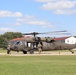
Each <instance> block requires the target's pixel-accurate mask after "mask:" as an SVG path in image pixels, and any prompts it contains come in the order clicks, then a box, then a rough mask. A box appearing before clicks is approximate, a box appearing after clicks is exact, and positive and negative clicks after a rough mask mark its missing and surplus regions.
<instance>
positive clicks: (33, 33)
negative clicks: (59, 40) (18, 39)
mask: <svg viewBox="0 0 76 75" xmlns="http://www.w3.org/2000/svg"><path fill="white" fill-rule="evenodd" d="M62 32H67V31H66V30H63V31H52V32H43V33H38V32H32V33H24V34H23V35H34V37H35V36H36V35H38V34H53V33H62Z"/></svg>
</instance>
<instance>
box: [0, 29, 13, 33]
mask: <svg viewBox="0 0 76 75" xmlns="http://www.w3.org/2000/svg"><path fill="white" fill-rule="evenodd" d="M12 31H14V30H13V29H11V28H0V32H12Z"/></svg>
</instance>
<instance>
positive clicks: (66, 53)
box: [0, 51, 76, 56]
mask: <svg viewBox="0 0 76 75" xmlns="http://www.w3.org/2000/svg"><path fill="white" fill-rule="evenodd" d="M0 55H3V56H41V55H76V52H75V53H74V54H72V53H71V52H52V51H51V52H48V51H46V52H41V54H39V53H38V52H35V53H34V54H29V53H27V54H23V53H22V52H19V53H17V52H12V53H11V54H7V53H0Z"/></svg>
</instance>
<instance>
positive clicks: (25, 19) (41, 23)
mask: <svg viewBox="0 0 76 75" xmlns="http://www.w3.org/2000/svg"><path fill="white" fill-rule="evenodd" d="M22 24H25V25H26V24H27V25H39V26H42V27H53V25H52V24H51V23H50V22H48V21H45V20H38V19H36V18H35V17H33V16H29V15H26V16H25V17H22V18H17V19H16V25H22Z"/></svg>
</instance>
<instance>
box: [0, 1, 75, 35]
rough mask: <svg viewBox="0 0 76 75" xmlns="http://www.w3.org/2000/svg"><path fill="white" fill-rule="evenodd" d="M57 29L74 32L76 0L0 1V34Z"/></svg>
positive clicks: (73, 33)
mask: <svg viewBox="0 0 76 75" xmlns="http://www.w3.org/2000/svg"><path fill="white" fill-rule="evenodd" d="M57 30H67V31H68V32H71V33H72V34H71V35H75V34H76V0H1V1H0V34H3V33H5V32H9V31H14V32H22V33H27V32H50V31H57Z"/></svg>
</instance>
